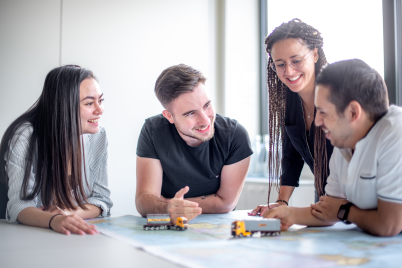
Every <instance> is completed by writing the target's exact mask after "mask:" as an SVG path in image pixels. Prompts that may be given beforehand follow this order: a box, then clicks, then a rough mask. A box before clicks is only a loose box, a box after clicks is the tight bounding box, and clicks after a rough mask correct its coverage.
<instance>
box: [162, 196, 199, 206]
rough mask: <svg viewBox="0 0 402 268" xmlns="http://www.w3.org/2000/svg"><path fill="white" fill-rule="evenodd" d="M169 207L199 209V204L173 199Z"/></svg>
mask: <svg viewBox="0 0 402 268" xmlns="http://www.w3.org/2000/svg"><path fill="white" fill-rule="evenodd" d="M169 206H174V207H198V206H199V204H198V203H197V202H192V201H188V200H181V199H176V198H173V199H171V200H170V202H169Z"/></svg>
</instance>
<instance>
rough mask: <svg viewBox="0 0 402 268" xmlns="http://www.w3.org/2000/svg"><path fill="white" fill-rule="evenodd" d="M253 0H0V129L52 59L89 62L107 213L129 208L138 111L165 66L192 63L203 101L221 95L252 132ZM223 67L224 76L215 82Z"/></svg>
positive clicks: (153, 107)
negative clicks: (100, 103)
mask: <svg viewBox="0 0 402 268" xmlns="http://www.w3.org/2000/svg"><path fill="white" fill-rule="evenodd" d="M257 3H258V1H257V0H253V1H240V0H236V1H225V0H209V1H205V0H193V1H188V0H169V1H164V0H149V1H140V0H134V1H127V0H126V1H124V0H115V1H106V0H99V1H97V0H58V1H56V0H47V1H46V0H35V1H32V0H26V1H23V0H1V1H0V135H2V133H4V131H5V129H6V127H7V126H8V125H9V124H10V123H11V122H12V120H14V119H15V118H16V117H17V116H19V115H20V114H22V113H23V112H24V111H26V110H27V109H28V108H29V107H30V106H31V105H32V104H33V103H34V101H35V100H36V99H37V98H38V97H39V95H40V93H41V90H42V87H43V82H44V79H45V76H46V74H47V73H48V72H49V71H50V70H51V69H52V68H54V67H57V66H59V65H64V64H78V65H81V66H82V67H85V68H88V69H91V70H93V71H94V73H95V75H96V76H97V77H98V79H99V82H100V86H101V89H102V91H103V92H104V95H105V103H104V105H105V112H104V116H103V118H102V123H101V124H102V125H103V126H105V127H106V129H107V133H108V138H109V186H110V188H111V191H112V199H113V201H114V207H113V209H112V213H113V215H121V214H135V213H136V212H137V211H136V209H135V203H134V199H135V188H136V187H135V184H136V181H135V169H136V166H135V159H136V154H135V150H136V146H137V139H138V136H139V133H140V130H141V127H142V124H143V122H144V120H145V118H147V117H149V116H153V115H155V114H158V113H160V112H161V111H162V106H161V105H160V104H159V102H158V101H157V99H156V97H155V95H154V93H153V89H154V84H155V81H156V78H157V77H158V75H159V74H160V73H161V72H162V70H164V69H165V68H167V67H169V66H171V65H175V64H179V63H185V64H188V65H191V66H193V67H195V68H197V69H199V70H201V71H202V72H203V73H204V74H205V75H206V76H207V78H209V79H208V80H207V89H208V91H209V94H210V96H211V97H212V100H213V101H214V99H216V98H217V97H216V96H218V95H219V96H226V97H225V99H223V100H221V102H220V103H217V104H218V107H217V110H219V111H222V114H223V115H226V116H230V117H232V118H236V119H238V121H239V122H240V123H242V124H243V125H244V126H245V127H246V128H247V129H248V130H249V132H250V136H254V135H255V133H257V130H258V123H257V122H258V121H257V120H258V81H259V80H258V79H259V78H258V5H257ZM216 6H219V7H220V8H221V9H220V10H219V12H218V13H216V9H215V8H216ZM222 8H223V9H222ZM221 15H223V16H224V17H219V16H221ZM217 16H218V17H217ZM221 18H223V19H224V20H225V21H224V22H223V23H221V24H219V25H217V20H218V21H219V19H221ZM225 25H226V28H225V29H222V28H221V29H220V30H219V29H218V30H219V31H217V29H216V28H217V27H225ZM222 30H224V31H222ZM221 32H224V33H225V35H224V36H223V38H218V37H219V33H221ZM240 40H241V42H240ZM217 48H219V49H217ZM220 53H225V55H223V56H224V57H220V56H221V54H220ZM216 59H225V61H224V62H217V61H216ZM223 71H225V74H224V80H225V81H223V83H216V80H218V79H220V78H221V76H220V75H221V74H222V72H223ZM209 85H210V86H209ZM221 92H223V93H225V94H221ZM219 105H221V106H222V107H219Z"/></svg>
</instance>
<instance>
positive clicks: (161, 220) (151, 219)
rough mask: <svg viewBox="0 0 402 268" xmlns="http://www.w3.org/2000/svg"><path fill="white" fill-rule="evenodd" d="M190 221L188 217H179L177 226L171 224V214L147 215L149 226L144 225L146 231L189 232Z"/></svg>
mask: <svg viewBox="0 0 402 268" xmlns="http://www.w3.org/2000/svg"><path fill="white" fill-rule="evenodd" d="M187 227H188V220H187V218H186V217H178V218H177V220H176V224H173V223H171V222H170V215H169V214H147V224H146V225H144V230H146V231H148V230H152V231H153V230H171V229H172V230H174V229H176V230H178V231H184V230H187Z"/></svg>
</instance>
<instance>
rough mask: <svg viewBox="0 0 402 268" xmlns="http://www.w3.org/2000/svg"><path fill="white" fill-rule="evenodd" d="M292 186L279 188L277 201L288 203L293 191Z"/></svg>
mask: <svg viewBox="0 0 402 268" xmlns="http://www.w3.org/2000/svg"><path fill="white" fill-rule="evenodd" d="M294 189H295V187H294V186H281V188H280V189H279V195H278V200H285V201H286V202H288V203H289V199H290V197H291V196H292V193H293V191H294Z"/></svg>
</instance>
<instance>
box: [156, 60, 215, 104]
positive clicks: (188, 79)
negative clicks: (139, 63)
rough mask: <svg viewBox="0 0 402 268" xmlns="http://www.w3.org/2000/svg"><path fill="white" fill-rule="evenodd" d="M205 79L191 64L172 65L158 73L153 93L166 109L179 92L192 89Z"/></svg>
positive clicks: (182, 92)
mask: <svg viewBox="0 0 402 268" xmlns="http://www.w3.org/2000/svg"><path fill="white" fill-rule="evenodd" d="M206 80H207V79H206V78H205V76H204V75H203V74H202V73H201V72H200V71H198V70H196V69H194V68H193V67H191V66H188V65H185V64H179V65H174V66H171V67H169V68H167V69H165V70H164V71H163V72H162V73H161V74H160V75H159V77H158V79H157V80H156V83H155V94H156V97H157V98H158V100H159V101H160V102H161V104H162V106H163V107H164V108H165V109H167V107H168V106H169V104H170V103H171V102H172V101H174V100H175V99H177V98H178V97H179V96H180V95H181V94H184V93H187V92H191V91H193V90H194V88H195V87H196V86H197V85H198V83H203V84H205V81H206Z"/></svg>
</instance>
